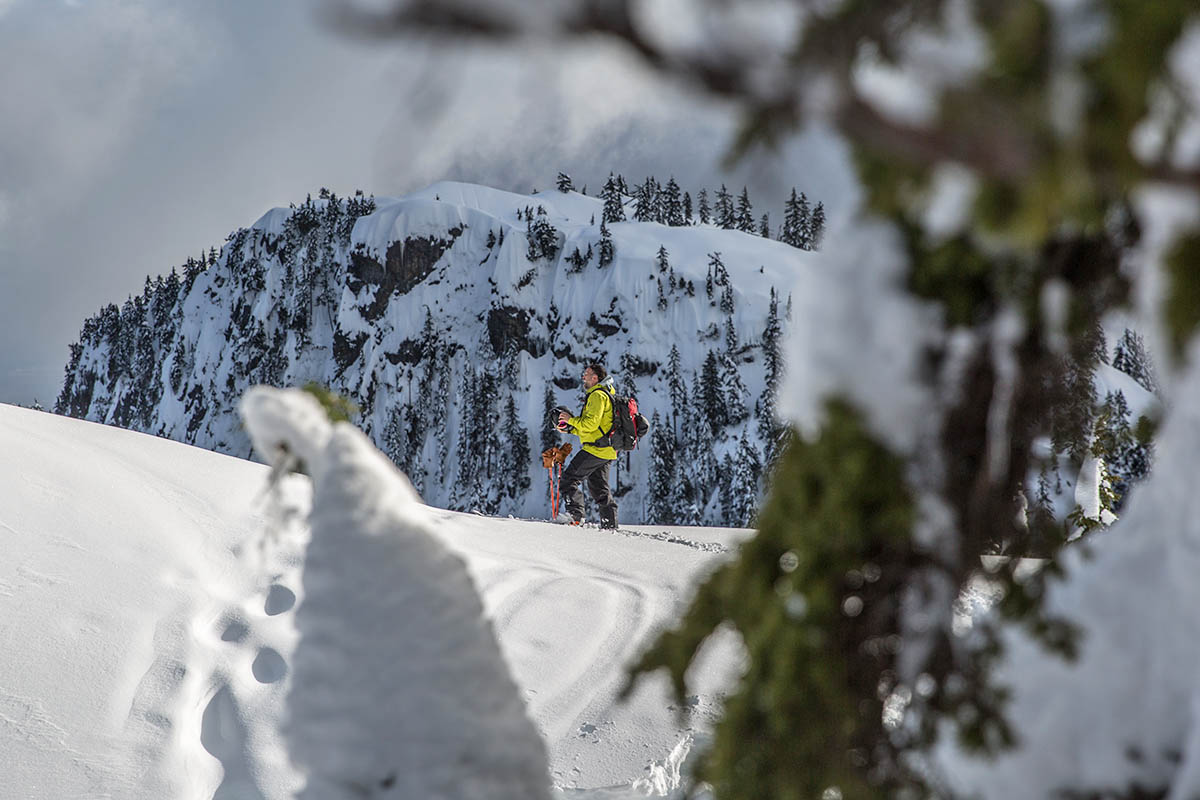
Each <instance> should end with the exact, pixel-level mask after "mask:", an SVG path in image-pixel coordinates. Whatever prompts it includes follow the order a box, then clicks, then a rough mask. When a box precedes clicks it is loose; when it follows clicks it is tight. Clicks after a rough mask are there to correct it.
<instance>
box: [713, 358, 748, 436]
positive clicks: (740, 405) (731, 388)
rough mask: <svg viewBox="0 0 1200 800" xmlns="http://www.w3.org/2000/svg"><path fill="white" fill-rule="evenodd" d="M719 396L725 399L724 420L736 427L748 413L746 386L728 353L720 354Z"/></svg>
mask: <svg viewBox="0 0 1200 800" xmlns="http://www.w3.org/2000/svg"><path fill="white" fill-rule="evenodd" d="M720 361H721V396H722V397H723V398H724V399H725V411H726V414H725V419H726V422H727V424H729V425H737V424H738V423H739V422H741V421H742V420H744V419H746V417H748V416H749V415H750V413H749V412H748V411H747V410H746V397H747V395H748V394H749V393H748V392H747V391H746V384H744V383H743V382H742V375H741V372H739V371H738V366H737V364H736V363H735V362H734V360H733V358H732V357H731V356H730V355H729V353H722V354H721V358H720Z"/></svg>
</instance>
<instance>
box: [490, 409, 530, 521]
mask: <svg viewBox="0 0 1200 800" xmlns="http://www.w3.org/2000/svg"><path fill="white" fill-rule="evenodd" d="M501 430H503V431H504V435H505V440H506V442H505V446H504V447H501V448H499V450H500V452H499V454H498V457H499V471H498V472H497V473H496V474H498V475H502V476H504V479H503V481H501V482H500V486H501V490H500V492H501V495H502V496H503V497H504V498H506V499H507V500H508V501H509V502H510V503H516V502H518V501H519V500H520V499H521V498H522V497H524V496H525V493H526V492H527V491H529V487H530V485H531V481H530V480H529V464H530V458H531V454H530V452H529V432H528V431H527V430H526V429H525V426H524V425H523V424H521V418H520V417H519V416H518V415H517V406H516V402H515V401H514V400H513V396H512V395H511V394H510V395H509V396H508V398H507V399H506V400H505V402H504V412H503V414H502V415H501Z"/></svg>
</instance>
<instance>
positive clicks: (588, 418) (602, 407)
mask: <svg viewBox="0 0 1200 800" xmlns="http://www.w3.org/2000/svg"><path fill="white" fill-rule="evenodd" d="M611 383H612V381H611V379H609V378H605V379H604V380H603V381H600V382H599V383H597V384H596V385H595V386H593V387H592V388H591V389H588V393H587V399H586V400H585V401H584V404H583V413H582V414H580V415H579V416H578V417H571V418H570V419H568V420H567V424H568V425H570V426H571V433H573V434H575V435H576V436H578V437H579V441H580V443H581V444H583V449H584V450H585V451H586V452H588V453H591V454H592V455H594V456H596V457H597V458H603V459H605V460H607V461H615V460H616V458H617V451H616V450H615V449H613V448H612V447H596V446H594V445H591V444H588V442H594V441H596V440H597V439H599V438H601V437H602V436H604V434H606V433H608V432H609V431H611V430H612V425H613V413H612V412H613V409H612V401H611V400H609V399H608V395H607V394H605V392H604V391H603V390H604V389H605V388H607V389H608V390H609V391H612V385H611ZM605 384H609V385H608V386H606V385H605Z"/></svg>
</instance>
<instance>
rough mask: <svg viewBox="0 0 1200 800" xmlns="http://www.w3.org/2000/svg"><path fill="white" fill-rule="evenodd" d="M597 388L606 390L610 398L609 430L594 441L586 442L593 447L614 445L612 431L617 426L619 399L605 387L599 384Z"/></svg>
mask: <svg viewBox="0 0 1200 800" xmlns="http://www.w3.org/2000/svg"><path fill="white" fill-rule="evenodd" d="M597 389H598V390H599V391H601V392H604V394H605V396H606V397H607V398H608V430H607V431H605V432H604V433H602V434H600V438H599V439H596V440H595V441H592V442H585V444H590V445H591V446H592V447H612V432H613V428H615V427H617V401H616V398H614V397H613V393H612V392H610V391H609V390H608V389H606V388H605V387H603V386H599V387H597ZM584 406H585V407H586V406H587V403H586V402H584Z"/></svg>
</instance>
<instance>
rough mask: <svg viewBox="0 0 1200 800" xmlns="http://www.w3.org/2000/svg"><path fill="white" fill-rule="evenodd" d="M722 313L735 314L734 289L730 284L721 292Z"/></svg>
mask: <svg viewBox="0 0 1200 800" xmlns="http://www.w3.org/2000/svg"><path fill="white" fill-rule="evenodd" d="M721 311H723V312H724V313H726V314H732V313H733V287H732V286H731V285H729V283H728V282H727V283H726V284H725V288H724V289H722V290H721Z"/></svg>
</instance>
